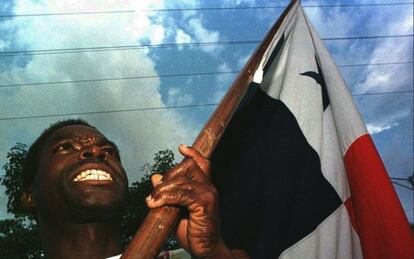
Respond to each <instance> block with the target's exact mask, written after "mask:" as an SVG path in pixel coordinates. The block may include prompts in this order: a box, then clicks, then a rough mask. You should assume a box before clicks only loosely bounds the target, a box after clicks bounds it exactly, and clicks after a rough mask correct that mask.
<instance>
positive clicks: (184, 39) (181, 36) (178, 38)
mask: <svg viewBox="0 0 414 259" xmlns="http://www.w3.org/2000/svg"><path fill="white" fill-rule="evenodd" d="M192 41H193V40H192V39H191V36H190V35H188V34H187V33H185V32H184V31H183V30H181V29H177V30H176V34H175V43H177V44H183V43H191V42H192ZM179 48H180V49H183V47H182V46H180V47H179Z"/></svg>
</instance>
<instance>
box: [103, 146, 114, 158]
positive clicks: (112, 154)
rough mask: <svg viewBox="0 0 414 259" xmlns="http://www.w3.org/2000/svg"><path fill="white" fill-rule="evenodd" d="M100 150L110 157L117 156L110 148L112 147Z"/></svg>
mask: <svg viewBox="0 0 414 259" xmlns="http://www.w3.org/2000/svg"><path fill="white" fill-rule="evenodd" d="M102 150H103V151H104V152H106V153H107V154H108V155H110V156H116V154H117V153H116V150H115V148H112V147H104V148H102Z"/></svg>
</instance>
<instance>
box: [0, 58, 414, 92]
mask: <svg viewBox="0 0 414 259" xmlns="http://www.w3.org/2000/svg"><path fill="white" fill-rule="evenodd" d="M401 64H413V61H401V62H386V63H365V64H348V65H338V67H344V68H349V67H362V66H380V65H401ZM237 73H240V71H215V72H198V73H182V74H164V75H146V76H129V77H111V78H93V79H80V80H64V81H48V82H29V83H21V84H6V85H0V88H12V87H22V86H35V85H55V84H56V85H57V84H71V83H92V82H106V81H120V80H140V79H153V78H175V77H191V76H207V75H223V74H237Z"/></svg>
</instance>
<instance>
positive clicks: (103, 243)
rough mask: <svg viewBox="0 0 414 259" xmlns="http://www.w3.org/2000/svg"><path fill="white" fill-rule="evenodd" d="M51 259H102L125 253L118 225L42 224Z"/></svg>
mask: <svg viewBox="0 0 414 259" xmlns="http://www.w3.org/2000/svg"><path fill="white" fill-rule="evenodd" d="M40 232H41V233H40V234H41V238H42V243H43V248H44V251H45V254H46V257H47V258H48V259H55V258H59V259H66V258H67V259H69V258H77V259H83V258H85V259H86V258H87V259H95V258H96V259H102V258H107V257H110V256H114V255H117V254H120V253H122V251H123V247H122V244H121V237H120V230H119V226H114V225H110V224H108V223H84V224H59V225H57V226H56V225H48V226H44V225H43V226H42V224H41V226H40Z"/></svg>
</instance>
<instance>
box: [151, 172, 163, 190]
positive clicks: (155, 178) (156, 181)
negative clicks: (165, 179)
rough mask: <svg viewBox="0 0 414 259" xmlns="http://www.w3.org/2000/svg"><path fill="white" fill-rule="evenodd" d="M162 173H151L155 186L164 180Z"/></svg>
mask: <svg viewBox="0 0 414 259" xmlns="http://www.w3.org/2000/svg"><path fill="white" fill-rule="evenodd" d="M161 179H162V175H160V174H153V175H151V183H152V186H153V187H157V186H158V185H159V184H160V183H161V182H162V181H161Z"/></svg>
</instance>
